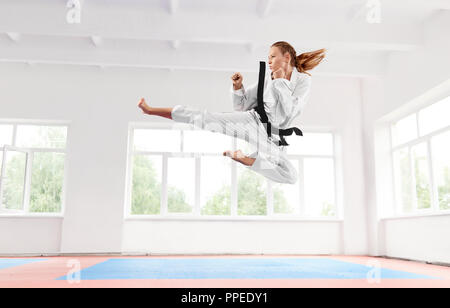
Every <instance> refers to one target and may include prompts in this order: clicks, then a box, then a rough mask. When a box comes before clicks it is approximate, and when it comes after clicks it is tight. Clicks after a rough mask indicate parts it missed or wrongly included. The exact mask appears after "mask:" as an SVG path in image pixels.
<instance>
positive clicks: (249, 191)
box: [236, 163, 267, 215]
mask: <svg viewBox="0 0 450 308" xmlns="http://www.w3.org/2000/svg"><path fill="white" fill-rule="evenodd" d="M236 164H238V165H237V183H238V215H267V200H266V199H267V194H266V192H267V180H266V178H265V177H263V176H262V175H260V174H258V173H255V172H254V171H252V170H250V169H249V168H248V167H245V166H243V165H241V164H240V163H236Z"/></svg>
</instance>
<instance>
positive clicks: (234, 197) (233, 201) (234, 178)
mask: <svg viewBox="0 0 450 308" xmlns="http://www.w3.org/2000/svg"><path fill="white" fill-rule="evenodd" d="M236 145H237V141H236V138H233V151H235V150H236ZM237 207H238V187H237V165H236V162H235V161H234V160H232V161H231V217H237V214H238V211H237Z"/></svg>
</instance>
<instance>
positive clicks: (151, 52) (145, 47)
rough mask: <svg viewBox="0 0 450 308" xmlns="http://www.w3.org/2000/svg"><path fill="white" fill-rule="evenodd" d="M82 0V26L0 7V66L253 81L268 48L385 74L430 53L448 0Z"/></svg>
mask: <svg viewBox="0 0 450 308" xmlns="http://www.w3.org/2000/svg"><path fill="white" fill-rule="evenodd" d="M367 1H368V0H313V1H306V0H226V1H225V0H85V1H82V2H81V3H82V11H81V24H68V23H67V22H66V14H67V12H68V9H67V7H66V3H67V1H66V0H0V61H3V62H28V63H59V64H76V65H98V66H121V67H148V68H167V69H171V70H173V69H193V70H210V71H211V70H212V71H216V70H219V71H234V70H239V71H243V72H244V71H254V70H256V68H257V61H260V60H266V58H267V53H268V49H269V47H270V45H271V44H272V43H274V42H276V41H280V40H285V41H288V42H290V43H291V44H292V45H293V46H294V47H295V48H296V50H297V52H298V53H301V52H304V51H309V50H313V49H318V48H327V49H328V50H329V53H328V57H327V60H326V61H325V62H324V63H323V64H322V65H321V66H320V67H318V68H317V70H316V73H318V74H322V75H338V76H358V77H360V76H373V75H380V74H383V72H384V69H385V65H386V57H387V55H388V54H389V53H391V52H410V51H413V50H415V49H417V48H420V47H421V45H422V44H423V26H424V23H425V22H426V21H427V20H428V19H429V18H430V16H432V14H433V13H434V12H436V11H438V10H449V9H450V0H381V3H382V7H381V8H382V22H381V23H380V24H369V23H367V21H366V14H367V8H366V3H367Z"/></svg>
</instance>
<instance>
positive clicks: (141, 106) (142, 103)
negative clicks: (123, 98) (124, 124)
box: [138, 98, 151, 114]
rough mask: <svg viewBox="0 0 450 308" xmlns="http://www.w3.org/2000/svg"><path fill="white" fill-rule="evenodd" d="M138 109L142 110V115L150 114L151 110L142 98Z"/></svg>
mask: <svg viewBox="0 0 450 308" xmlns="http://www.w3.org/2000/svg"><path fill="white" fill-rule="evenodd" d="M138 107H139V108H141V109H142V112H143V113H146V114H150V110H151V108H150V106H149V105H147V103H146V102H145V99H144V98H141V100H140V101H139V104H138Z"/></svg>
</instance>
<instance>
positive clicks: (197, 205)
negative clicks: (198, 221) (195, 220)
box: [194, 156, 201, 216]
mask: <svg viewBox="0 0 450 308" xmlns="http://www.w3.org/2000/svg"><path fill="white" fill-rule="evenodd" d="M200 177H201V159H200V157H199V156H197V157H195V198H194V199H195V201H194V215H195V216H199V215H200Z"/></svg>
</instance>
